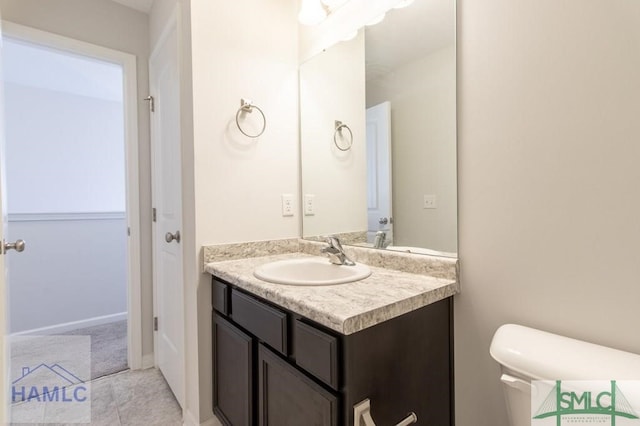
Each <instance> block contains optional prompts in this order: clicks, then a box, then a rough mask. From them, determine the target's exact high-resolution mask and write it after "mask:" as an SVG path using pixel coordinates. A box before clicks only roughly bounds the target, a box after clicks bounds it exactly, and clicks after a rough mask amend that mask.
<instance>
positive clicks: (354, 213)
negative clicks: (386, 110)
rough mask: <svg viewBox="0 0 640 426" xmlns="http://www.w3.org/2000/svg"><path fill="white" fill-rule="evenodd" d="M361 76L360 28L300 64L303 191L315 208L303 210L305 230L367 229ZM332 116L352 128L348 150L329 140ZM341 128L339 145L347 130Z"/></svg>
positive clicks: (315, 232) (307, 232) (314, 232)
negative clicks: (308, 213)
mask: <svg viewBox="0 0 640 426" xmlns="http://www.w3.org/2000/svg"><path fill="white" fill-rule="evenodd" d="M364 80H365V72H364V31H360V32H359V35H358V36H357V37H356V38H355V39H353V40H351V41H348V42H342V43H339V44H337V45H334V46H333V47H331V49H328V50H326V51H324V52H322V53H319V54H318V55H316V56H314V57H313V58H311V59H309V60H308V61H306V62H305V63H303V64H302V65H301V66H300V139H301V162H302V169H301V175H302V183H303V188H302V192H303V194H313V195H314V196H315V199H314V202H315V204H314V208H315V214H314V215H313V216H305V215H304V214H303V224H304V227H303V228H304V229H303V235H305V236H316V235H328V234H335V233H343V232H357V231H360V232H365V231H366V230H367V208H366V206H367V199H366V195H367V157H366V116H365V82H364ZM336 120H339V121H342V122H343V123H344V124H346V125H348V126H349V128H350V129H351V131H352V133H353V144H352V146H351V149H349V150H348V151H340V150H339V149H338V148H337V147H336V145H335V143H334V139H333V138H334V133H335V121H336ZM341 133H342V134H338V136H337V141H338V143H339V144H341V145H340V146H341V147H343V148H344V147H346V146H348V143H349V133H348V132H347V131H346V130H343V131H342V132H341Z"/></svg>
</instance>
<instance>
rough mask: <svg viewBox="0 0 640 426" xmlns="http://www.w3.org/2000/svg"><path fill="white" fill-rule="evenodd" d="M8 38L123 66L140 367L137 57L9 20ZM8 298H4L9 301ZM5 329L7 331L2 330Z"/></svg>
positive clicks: (131, 327)
mask: <svg viewBox="0 0 640 426" xmlns="http://www.w3.org/2000/svg"><path fill="white" fill-rule="evenodd" d="M2 32H3V35H6V36H7V37H9V38H13V39H17V40H22V41H25V42H28V43H32V44H38V45H41V46H46V47H50V48H53V49H56V50H62V51H66V52H70V53H74V54H77V55H81V56H87V57H92V58H95V59H98V60H101V61H106V62H110V63H114V64H117V65H120V66H122V69H123V90H124V96H123V106H124V142H125V173H126V176H125V186H126V188H125V191H126V211H125V215H126V221H127V227H128V232H129V237H128V238H127V361H128V364H129V368H130V369H132V370H136V369H140V368H142V367H143V362H142V361H143V360H142V291H141V270H140V257H141V256H140V255H141V243H140V185H139V179H140V178H139V162H138V143H139V142H138V94H137V88H138V81H137V68H136V57H135V55H132V54H130V53H125V52H121V51H118V50H114V49H109V48H106V47H103V46H98V45H95V44H91V43H87V42H84V41H80V40H76V39H72V38H69V37H64V36H60V35H57V34H53V33H49V32H46V31H42V30H39V29H36V28H32V27H27V26H24V25H20V24H16V23H13V22H10V21H4V20H3V21H2ZM8 302H9V301H7V304H8ZM3 331H5V332H6V330H3Z"/></svg>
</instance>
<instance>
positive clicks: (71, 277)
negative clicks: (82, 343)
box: [5, 51, 127, 333]
mask: <svg viewBox="0 0 640 426" xmlns="http://www.w3.org/2000/svg"><path fill="white" fill-rule="evenodd" d="M7 53H8V55H7V56H6V57H5V59H6V62H5V67H6V69H7V70H8V71H10V72H8V73H7V74H11V73H12V72H11V71H21V72H23V74H24V73H26V71H25V70H18V69H17V68H19V67H23V66H24V65H25V63H24V61H23V59H24V58H22V57H20V55H19V54H17V52H11V51H8V52H7ZM32 59H36V60H37V58H32ZM50 59H51V58H49V59H48V60H47V61H45V62H47V63H38V64H36V63H31V62H30V64H31V65H32V66H37V67H44V68H45V69H49V70H50V71H51V68H53V67H52V66H47V65H48V62H50ZM56 77H57V78H58V79H63V78H64V77H65V76H64V75H57V76H56ZM121 85H122V83H120V86H121ZM5 105H7V108H6V113H5V117H6V120H7V125H6V128H5V132H6V141H7V142H6V150H5V152H6V159H7V160H6V162H5V164H6V184H7V212H8V213H9V226H8V238H9V239H10V240H17V239H23V240H25V241H27V245H28V250H26V251H25V252H24V253H22V254H21V255H20V256H12V257H11V258H10V259H7V262H8V269H9V275H8V278H9V279H8V284H9V286H10V289H9V292H10V293H9V295H10V300H11V309H10V312H9V313H10V321H9V331H10V332H12V333H14V332H24V331H28V330H34V329H39V328H43V327H56V326H60V325H61V324H64V323H68V322H77V324H76V325H75V328H80V327H85V326H90V325H94V323H93V319H94V318H96V317H103V316H108V315H116V314H122V313H126V311H127V291H126V290H127V287H126V282H127V277H126V255H125V254H126V228H127V225H126V220H125V216H124V207H125V206H124V204H125V203H124V201H125V200H124V199H125V186H124V185H125V184H124V132H123V128H124V127H123V126H124V123H123V104H122V102H121V101H119V102H118V101H112V100H105V99H99V98H95V97H89V96H81V95H77V94H73V93H68V92H63V91H57V90H49V89H46V88H42V87H28V86H22V85H19V84H13V83H9V82H7V83H6V84H5ZM105 212H108V214H105ZM114 212H116V214H114ZM69 213H72V214H69ZM36 265H37V267H36ZM114 319H122V315H120V316H117V317H114ZM56 331H61V330H58V329H56Z"/></svg>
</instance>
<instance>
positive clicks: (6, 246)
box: [2, 240, 27, 254]
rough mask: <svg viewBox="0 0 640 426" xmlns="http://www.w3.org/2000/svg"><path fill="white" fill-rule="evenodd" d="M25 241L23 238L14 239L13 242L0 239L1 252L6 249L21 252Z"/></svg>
mask: <svg viewBox="0 0 640 426" xmlns="http://www.w3.org/2000/svg"><path fill="white" fill-rule="evenodd" d="M26 246H27V243H25V242H24V240H16V242H15V243H8V242H6V241H4V240H3V241H2V253H3V254H4V253H6V252H7V251H8V250H15V251H17V252H18V253H20V252H23V251H24V249H25V247H26Z"/></svg>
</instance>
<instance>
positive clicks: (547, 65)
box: [455, 0, 640, 426]
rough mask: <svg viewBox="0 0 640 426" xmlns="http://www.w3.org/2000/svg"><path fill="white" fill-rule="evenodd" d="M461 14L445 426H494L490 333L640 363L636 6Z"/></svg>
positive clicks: (517, 5)
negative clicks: (455, 274)
mask: <svg viewBox="0 0 640 426" xmlns="http://www.w3.org/2000/svg"><path fill="white" fill-rule="evenodd" d="M458 14H459V16H458V24H459V26H458V36H459V39H458V40H459V52H458V59H459V62H458V65H459V82H458V87H459V94H458V98H459V110H458V112H459V179H460V181H459V185H460V190H459V199H460V209H459V212H460V250H459V253H460V259H461V287H462V293H461V294H460V295H459V296H458V297H456V299H455V351H456V355H455V367H456V424H457V425H459V426H505V425H506V411H505V405H504V403H503V400H502V393H501V389H500V385H499V369H498V366H497V364H496V363H495V362H494V361H493V360H492V359H491V358H490V356H489V353H488V350H489V344H490V341H491V337H492V335H493V333H494V331H495V330H496V328H497V327H498V326H499V325H501V324H503V323H508V322H515V323H521V324H525V325H529V326H533V327H538V328H541V329H544V330H549V331H551V332H556V333H560V334H566V335H570V336H572V337H575V338H578V339H584V340H588V341H592V342H595V343H599V344H603V345H607V346H612V347H616V348H619V349H623V350H627V351H632V352H636V353H640V334H639V333H638V331H637V328H638V324H639V323H640V309H639V308H640V285H638V277H639V276H640V250H639V246H640V226H639V223H640V221H639V219H638V218H640V197H639V196H638V182H639V181H640V167H638V159H639V158H640V144H639V143H638V141H639V140H640V120H638V112H639V111H640V78H638V70H640V48H639V47H640V25H639V23H640V3H638V2H636V1H631V0H621V1H615V2H603V1H599V0H569V1H564V2H556V1H543V2H541V1H536V0H521V1H517V2H514V1H510V0H486V1H483V2H477V1H472V0H460V1H459V2H458Z"/></svg>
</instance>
